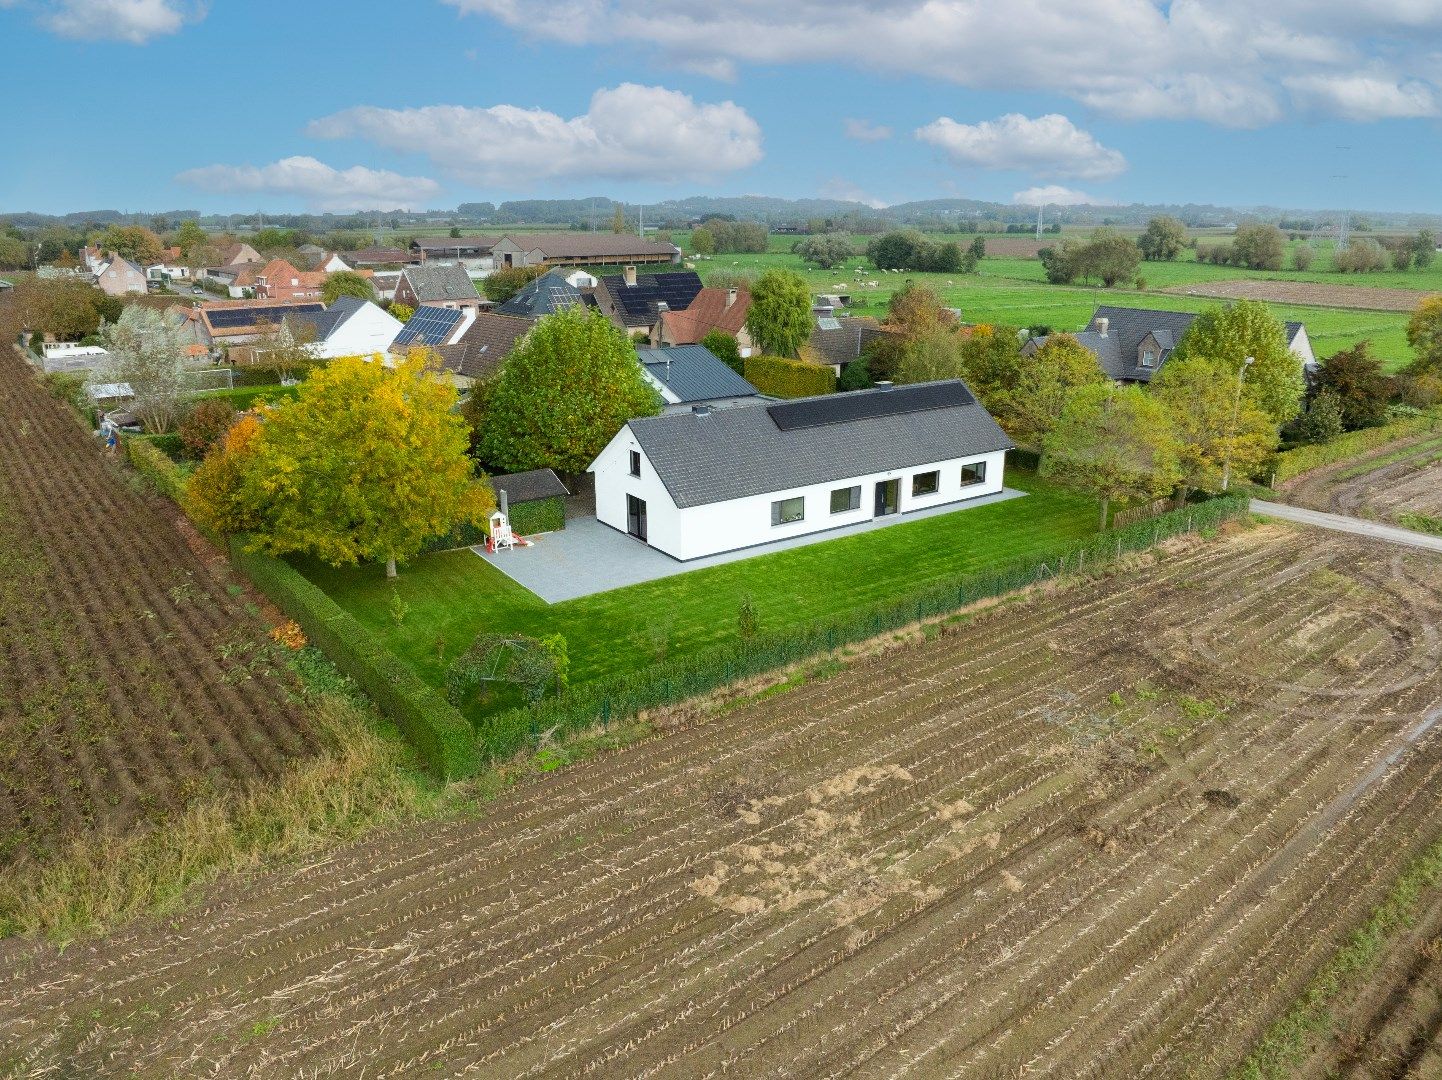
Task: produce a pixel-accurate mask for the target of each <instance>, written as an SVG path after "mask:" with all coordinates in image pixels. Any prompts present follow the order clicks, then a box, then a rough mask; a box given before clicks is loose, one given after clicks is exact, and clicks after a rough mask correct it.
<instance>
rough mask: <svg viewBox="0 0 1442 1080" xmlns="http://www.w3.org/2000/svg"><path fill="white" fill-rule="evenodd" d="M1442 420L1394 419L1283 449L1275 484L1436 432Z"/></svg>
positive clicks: (1428, 417)
mask: <svg viewBox="0 0 1442 1080" xmlns="http://www.w3.org/2000/svg"><path fill="white" fill-rule="evenodd" d="M1439 424H1442V418H1439V417H1437V416H1436V415H1434V414H1432V413H1419V414H1417V415H1416V416H1408V417H1406V418H1404V419H1402V420H1394V421H1393V422H1392V423H1390V424H1383V425H1382V426H1381V427H1371V428H1362V429H1360V430H1358V431H1349V432H1347V433H1346V434H1345V435H1338V436H1337V437H1336V438H1335V439H1332V440H1330V441H1329V442H1324V443H1315V444H1313V445H1311V446H1299V447H1297V448H1296V449H1295V450H1284V451H1282V453H1280V454H1278V455H1277V460H1276V464H1275V465H1274V467H1273V478H1272V483H1273V484H1277V483H1280V482H1281V481H1283V480H1291V479H1292V478H1293V477H1296V476H1300V475H1302V473H1304V472H1310V471H1311V470H1312V469H1319V468H1321V467H1322V466H1323V465H1334V464H1336V463H1337V462H1339V461H1345V460H1346V459H1347V458H1350V457H1357V456H1359V455H1361V454H1365V453H1368V452H1369V451H1372V450H1376V449H1377V448H1378V447H1382V446H1386V445H1387V444H1388V443H1390V442H1396V441H1397V440H1398V439H1405V438H1408V437H1409V436H1412V435H1421V434H1422V433H1423V432H1426V431H1436V430H1437V428H1438V426H1439Z"/></svg>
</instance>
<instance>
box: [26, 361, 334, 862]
mask: <svg viewBox="0 0 1442 1080" xmlns="http://www.w3.org/2000/svg"><path fill="white" fill-rule="evenodd" d="M191 541H192V542H195V543H196V545H197V546H195V547H192V546H191V542H188V541H187V537H186V535H185V534H184V533H183V532H182V531H181V529H180V527H179V525H178V524H177V522H176V521H175V509H174V507H168V508H167V505H166V504H165V503H163V502H161V501H160V500H157V499H153V498H151V497H149V496H146V495H144V494H142V493H139V492H137V491H136V490H133V489H132V487H131V486H129V485H127V484H126V483H125V482H124V479H123V477H122V474H121V472H120V471H119V468H118V467H117V465H116V464H115V463H112V462H106V461H104V460H103V459H102V458H101V456H100V455H99V454H98V453H97V452H96V448H95V446H94V444H93V443H92V441H91V438H90V436H89V435H87V434H86V432H85V431H84V430H83V429H82V428H81V427H80V426H79V425H78V424H77V423H76V422H75V420H74V418H73V417H71V416H69V415H67V413H66V412H65V411H64V409H63V407H62V406H61V405H60V404H59V402H57V401H55V400H54V399H53V398H52V397H50V395H48V394H47V393H46V392H45V391H44V390H43V389H42V388H41V387H40V386H39V385H38V384H37V383H36V381H35V380H34V378H33V377H32V376H31V374H30V372H29V371H28V370H27V369H26V367H25V365H24V364H23V362H21V361H20V360H19V358H18V357H16V356H15V355H14V354H13V353H12V352H11V350H9V349H0V872H4V870H5V868H6V867H7V866H14V865H18V864H20V863H23V862H29V861H34V860H43V859H44V858H45V857H46V856H47V855H48V854H50V853H51V852H53V851H54V849H55V847H56V845H58V844H61V843H63V842H64V841H65V839H66V838H68V837H72V836H79V835H82V834H83V835H91V836H93V835H94V834H95V833H96V832H99V831H121V830H124V829H126V828H129V827H132V826H136V825H139V824H144V823H147V822H157V821H160V820H162V819H163V818H164V817H165V815H166V814H167V813H169V812H172V811H174V810H175V809H177V808H178V807H180V806H182V805H185V804H187V803H189V802H190V801H191V800H193V799H194V798H196V797H197V796H200V795H202V794H205V793H208V792H214V791H218V790H224V789H226V788H230V787H234V786H236V785H238V784H243V783H246V782H249V781H252V780H256V779H265V778H270V777H274V776H276V775H278V774H279V773H280V772H281V770H282V769H283V768H284V767H285V765H286V763H287V762H288V761H290V760H293V759H295V758H297V757H302V756H306V755H308V754H310V753H312V752H313V751H314V750H315V749H316V741H315V737H314V734H313V732H312V730H311V727H310V724H309V722H308V721H307V718H306V717H305V716H304V715H303V713H302V711H301V710H300V709H299V708H298V707H297V706H296V705H295V704H293V701H292V688H293V684H292V683H290V682H289V681H287V678H286V677H284V676H282V675H280V674H278V673H277V672H276V671H275V670H274V669H273V667H272V665H271V664H270V663H269V662H268V661H267V660H266V659H265V656H266V651H265V649H264V648H263V647H262V646H263V643H264V642H265V634H264V627H263V626H262V624H261V623H260V621H259V620H258V619H257V618H255V617H254V616H253V615H252V614H250V613H249V612H248V611H247V609H246V606H245V600H244V599H243V598H242V597H237V596H232V595H231V594H230V593H229V592H228V591H227V590H226V589H225V587H224V586H223V583H222V581H221V580H219V579H218V578H217V576H216V574H217V573H218V571H217V570H216V568H215V567H214V566H213V565H212V564H211V563H210V562H209V561H208V560H207V559H206V558H204V557H203V553H204V549H203V548H202V547H200V546H199V545H198V540H196V538H194V537H193V536H192V537H191Z"/></svg>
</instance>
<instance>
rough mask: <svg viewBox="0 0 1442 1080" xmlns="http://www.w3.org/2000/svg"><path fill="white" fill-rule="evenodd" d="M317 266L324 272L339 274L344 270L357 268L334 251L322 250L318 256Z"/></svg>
mask: <svg viewBox="0 0 1442 1080" xmlns="http://www.w3.org/2000/svg"><path fill="white" fill-rule="evenodd" d="M315 268H316V269H317V270H319V271H320V272H321V273H323V274H338V273H340V272H341V271H342V270H354V269H355V267H353V266H351V264H350V263H348V262H346V261H345V260H344V259H342V258H341V257H340V256H339V255H338V254H336V253H335V252H334V251H322V252H321V253H320V254H319V255H318V256H316V260H315Z"/></svg>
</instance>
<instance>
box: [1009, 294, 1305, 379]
mask: <svg viewBox="0 0 1442 1080" xmlns="http://www.w3.org/2000/svg"><path fill="white" fill-rule="evenodd" d="M1196 317H1197V316H1196V314H1195V313H1194V312H1191V311H1157V310H1153V309H1151V308H1125V307H1111V306H1109V305H1106V304H1103V305H1102V306H1101V307H1099V308H1097V309H1096V311H1094V312H1092V318H1091V322H1089V323H1088V324H1087V328H1086V329H1085V330H1083V331H1081V332H1080V333H1078V334H1073V335H1072V336H1073V337H1075V338H1076V339H1077V341H1078V342H1079V343H1080V344H1081V345H1083V346H1084V347H1085V348H1086V349H1087V350H1088V351H1090V352H1092V353H1093V354H1095V356H1096V358H1097V362H1098V363H1099V364H1101V368H1102V371H1103V372H1104V373H1105V374H1106V376H1107V377H1108V378H1110V379H1115V380H1116V381H1117V382H1119V383H1145V382H1151V381H1152V376H1153V375H1155V374H1156V373H1157V371H1158V369H1160V368H1161V366H1162V365H1163V364H1165V363H1166V362H1167V360H1168V358H1170V356H1171V355H1172V350H1173V349H1175V348H1176V347H1177V342H1179V341H1181V340H1182V335H1183V334H1185V333H1186V332H1187V328H1188V327H1189V326H1191V325H1192V320H1194V319H1195V318H1196ZM1286 333H1287V346H1288V348H1290V349H1291V350H1292V352H1293V353H1295V354H1296V356H1297V358H1298V360H1300V361H1301V363H1302V366H1303V367H1305V368H1308V369H1310V368H1312V367H1315V366H1316V364H1317V357H1316V356H1315V355H1314V354H1313V352H1312V343H1311V341H1310V340H1309V339H1308V338H1307V328H1306V327H1305V326H1303V325H1302V324H1301V323H1299V322H1289V323H1287V324H1286ZM1045 341H1046V338H1045V337H1036V338H1032V339H1031V340H1030V341H1028V342H1027V343H1026V344H1025V345H1023V346H1022V350H1021V352H1022V355H1023V356H1031V355H1032V354H1033V353H1035V352H1036V350H1037V349H1039V348H1040V347H1041V346H1042V344H1044V343H1045Z"/></svg>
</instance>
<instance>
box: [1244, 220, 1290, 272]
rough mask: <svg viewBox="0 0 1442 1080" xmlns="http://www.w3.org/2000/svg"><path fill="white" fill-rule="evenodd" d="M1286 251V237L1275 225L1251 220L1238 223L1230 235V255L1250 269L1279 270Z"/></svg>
mask: <svg viewBox="0 0 1442 1080" xmlns="http://www.w3.org/2000/svg"><path fill="white" fill-rule="evenodd" d="M1286 253H1287V237H1286V235H1285V234H1284V233H1283V232H1282V230H1281V229H1279V228H1277V227H1276V226H1275V225H1271V224H1267V223H1264V222H1251V223H1249V224H1246V225H1238V226H1237V233H1236V235H1235V236H1234V237H1232V256H1233V258H1234V259H1235V260H1236V262H1237V263H1238V264H1239V265H1241V266H1245V267H1247V268H1248V269H1251V270H1280V269H1281V268H1282V260H1283V258H1284V257H1285V256H1286Z"/></svg>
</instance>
